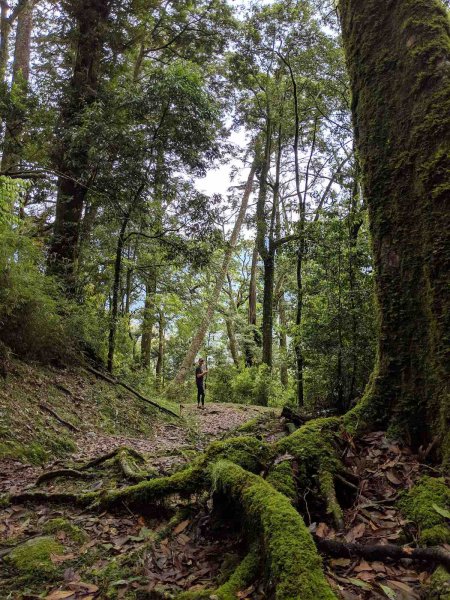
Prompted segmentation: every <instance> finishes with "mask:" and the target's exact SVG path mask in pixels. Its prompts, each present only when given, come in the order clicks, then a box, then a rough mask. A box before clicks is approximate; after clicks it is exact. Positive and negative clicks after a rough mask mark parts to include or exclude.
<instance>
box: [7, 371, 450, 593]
mask: <svg viewBox="0 0 450 600" xmlns="http://www.w3.org/2000/svg"><path fill="white" fill-rule="evenodd" d="M48 376H49V377H50V376H51V374H48ZM65 385H66V386H67V385H68V384H67V381H66V382H65ZM181 409H182V416H184V417H185V418H184V420H183V421H171V420H168V421H166V420H164V419H154V420H153V423H152V430H151V434H150V433H149V434H146V435H143V434H141V435H136V436H131V435H123V434H118V433H114V434H113V433H106V432H105V431H101V430H99V429H98V428H97V429H95V428H94V427H90V426H85V427H84V428H83V429H81V428H80V431H78V432H76V433H74V436H73V440H74V445H75V447H74V448H73V449H72V450H71V452H70V453H68V454H66V455H65V456H64V457H63V458H56V459H53V460H50V461H48V462H47V463H46V464H45V465H43V466H42V465H41V466H37V465H32V464H29V463H27V462H25V461H24V460H23V457H21V458H20V460H19V459H17V458H14V457H4V458H3V459H1V460H0V473H1V475H0V493H3V492H9V493H11V492H12V493H17V492H19V491H23V490H33V489H36V488H35V484H36V480H37V478H38V477H39V476H40V475H42V474H43V473H45V472H48V471H51V470H54V469H60V468H62V467H65V466H68V465H69V466H71V467H74V466H77V465H78V466H79V465H81V464H83V463H86V462H88V461H90V460H91V459H93V458H96V457H99V456H101V455H104V454H107V453H110V452H112V451H113V450H115V449H118V448H121V447H124V446H126V447H127V448H130V449H132V450H136V451H138V452H139V453H140V454H142V456H143V458H144V461H145V462H144V465H143V466H142V468H143V469H144V470H146V469H150V468H152V469H154V470H156V471H157V473H158V474H161V475H164V474H167V473H169V472H170V471H172V470H173V469H174V468H176V467H177V466H178V465H182V464H184V463H186V462H189V461H190V460H191V459H192V457H194V456H195V455H196V453H198V452H199V451H202V450H203V449H204V448H205V447H206V446H207V444H208V443H209V442H211V441H212V440H217V439H223V438H224V437H226V436H229V435H232V434H234V433H236V434H239V433H240V431H239V429H240V428H241V427H242V426H244V429H245V431H246V435H254V436H258V437H260V438H261V439H264V440H266V441H274V440H276V439H279V438H280V437H283V436H284V435H286V431H285V425H286V423H285V422H284V420H283V419H282V418H280V414H279V411H278V410H272V409H264V408H260V407H254V406H241V405H231V404H214V403H207V405H206V407H205V409H204V410H199V409H197V407H196V406H195V405H192V404H186V405H183V406H182V407H181ZM87 421H89V419H87ZM249 421H251V425H250V426H249V425H245V424H246V423H248V422H249ZM31 425H32V422H31ZM347 441H348V444H347V451H346V455H345V457H344V462H345V465H346V468H347V470H348V471H351V472H352V473H353V475H354V476H355V478H356V480H357V481H358V485H357V486H356V488H355V489H349V493H348V497H347V499H345V498H344V499H342V500H344V528H343V529H342V530H341V531H336V530H335V529H334V528H333V526H332V524H331V521H329V522H323V521H321V520H319V519H317V518H316V515H315V514H314V499H313V498H311V497H309V496H308V490H306V491H305V494H304V497H303V506H302V507H301V510H302V513H303V515H304V518H305V521H306V524H307V525H308V526H309V528H310V531H311V532H312V533H313V534H314V535H315V536H317V537H319V538H326V539H336V540H342V541H346V542H354V541H357V542H360V543H362V544H375V543H378V544H380V543H381V544H385V543H398V544H403V543H406V541H411V540H413V541H414V539H415V536H416V531H415V530H414V526H413V525H412V524H411V523H409V522H408V521H406V520H405V519H404V518H403V517H402V515H401V514H400V512H399V510H398V508H397V506H396V500H397V498H398V496H399V494H400V493H401V491H402V490H404V489H405V488H409V487H410V486H411V485H412V484H413V483H414V481H416V480H417V478H418V476H419V474H424V473H426V472H427V469H429V467H426V466H425V465H421V464H420V462H419V460H418V457H417V456H415V455H413V454H412V452H411V451H410V450H409V449H408V448H407V447H402V446H400V445H398V444H396V443H393V442H391V441H388V440H387V439H386V437H385V435H384V433H383V432H375V433H372V434H370V435H367V436H365V437H364V438H362V439H361V440H359V441H358V442H357V443H355V442H354V441H353V440H351V439H349V440H347ZM137 462H139V460H138V461H137ZM129 484H130V481H129V480H128V481H127V479H126V478H124V476H123V473H120V472H119V470H118V464H116V463H115V462H114V461H113V460H112V459H110V460H109V461H106V462H105V463H104V467H103V468H102V469H101V471H99V470H95V469H91V470H89V469H88V470H87V471H86V478H84V479H82V480H81V481H80V480H79V479H72V478H70V479H67V478H62V477H60V478H56V479H52V480H50V481H48V482H44V483H41V484H40V485H39V486H38V488H37V489H41V490H45V491H47V492H58V491H64V492H67V491H77V492H80V491H94V490H99V489H101V488H104V487H112V486H117V487H120V486H123V485H129ZM244 533H245V532H244V531H243V528H242V526H241V524H240V523H239V515H236V514H233V512H232V511H230V510H228V512H227V511H225V512H224V510H223V508H222V509H218V508H217V507H216V506H214V505H213V502H212V498H211V497H210V496H209V495H208V494H202V495H199V496H198V497H196V498H190V499H182V498H174V499H173V500H172V501H171V502H170V503H167V502H166V503H165V504H163V505H160V506H157V507H155V508H154V509H152V511H149V512H148V513H147V514H145V515H142V514H135V513H133V512H132V511H131V510H130V509H129V508H128V507H127V506H123V510H120V511H116V512H112V513H110V512H105V511H103V512H100V513H99V512H98V511H97V512H96V511H95V510H90V509H81V508H75V507H70V506H67V505H50V504H46V503H42V504H41V503H37V504H33V505H31V504H29V503H27V504H15V505H13V506H7V507H4V508H1V509H0V539H1V545H0V558H1V561H0V590H1V591H0V598H2V599H7V598H8V599H17V600H19V599H20V600H26V599H28V600H32V599H36V598H47V600H61V599H66V600H75V599H77V600H78V599H81V598H83V599H84V600H92V599H94V598H99V599H103V598H105V599H106V598H119V599H120V598H125V599H127V598H129V599H132V598H134V599H145V598H148V599H150V598H155V599H156V598H164V597H167V598H170V597H171V594H172V593H176V592H179V591H181V590H188V589H189V590H191V591H195V590H204V589H205V588H207V589H209V588H211V587H214V586H215V585H216V584H217V583H218V582H220V581H222V580H224V579H226V577H227V576H228V575H229V573H230V571H231V570H232V569H233V568H234V567H235V566H236V564H237V563H238V562H239V560H240V559H241V558H242V556H243V555H244V553H245V550H246V547H245V539H244ZM49 540H50V542H51V544H53V545H50V546H49V547H48V548H47V549H46V550H45V548H44V550H45V552H46V555H45V556H44V555H42V556H36V554H35V553H33V550H32V547H33V544H34V543H35V542H36V541H38V542H39V543H41V546H42V544H44V546H45V543H46V541H47V542H48V541H49ZM28 545H30V546H29V547H28ZM21 549H25V552H23V553H22V554H23V558H24V559H25V560H24V561H22V563H23V564H20V560H19V559H20V556H21V554H20V550H21ZM30 549H31V551H30ZM447 550H450V548H449V547H447ZM17 551H18V552H17ZM15 553H16V554H18V556H19V559H17V557H16V561H15V562H13V561H11V556H14V554H15ZM324 569H325V573H326V576H327V579H328V581H329V582H330V585H331V586H332V587H333V589H334V590H335V593H336V595H337V596H338V597H340V598H342V599H344V600H358V599H361V600H362V599H364V600H369V599H379V598H384V599H385V598H389V599H391V600H392V599H394V600H406V599H412V600H414V599H419V598H421V597H422V595H421V594H422V592H421V590H422V589H423V584H425V583H426V581H427V580H428V579H429V577H430V573H431V567H430V566H429V565H428V566H427V565H424V564H423V563H422V564H421V563H418V562H415V561H412V560H409V559H407V560H403V561H401V562H400V563H382V562H370V563H369V562H367V561H365V560H361V559H352V558H337V559H331V560H330V559H328V558H326V557H324ZM237 597H238V598H241V599H245V598H247V599H249V600H262V599H263V598H267V597H266V596H265V595H264V589H263V586H262V585H260V584H259V582H258V581H255V582H254V584H253V585H251V586H250V587H248V588H247V589H245V590H241V591H240V592H239V594H238V595H237ZM318 600H320V599H318Z"/></svg>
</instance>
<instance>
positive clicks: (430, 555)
mask: <svg viewBox="0 0 450 600" xmlns="http://www.w3.org/2000/svg"><path fill="white" fill-rule="evenodd" d="M314 541H315V542H316V546H317V548H318V549H319V550H320V552H323V553H324V554H327V555H328V556H333V557H334V558H355V557H357V558H364V559H365V560H368V561H379V562H386V561H388V560H394V561H398V560H402V559H405V558H407V559H409V560H421V561H425V562H431V563H438V564H440V565H443V566H444V567H446V568H447V569H450V553H449V552H446V551H445V550H444V549H443V548H440V547H438V546H435V547H432V548H410V547H409V546H396V545H395V544H374V545H364V544H358V543H357V542H353V543H349V542H340V541H337V540H324V539H322V538H319V537H317V536H314Z"/></svg>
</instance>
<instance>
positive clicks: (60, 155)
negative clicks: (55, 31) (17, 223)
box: [49, 0, 110, 294]
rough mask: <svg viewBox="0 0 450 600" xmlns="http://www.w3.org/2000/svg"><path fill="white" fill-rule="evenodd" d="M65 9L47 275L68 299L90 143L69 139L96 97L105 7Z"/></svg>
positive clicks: (98, 2)
mask: <svg viewBox="0 0 450 600" xmlns="http://www.w3.org/2000/svg"><path fill="white" fill-rule="evenodd" d="M69 10H70V12H71V13H72V15H73V17H74V19H75V21H76V23H77V32H76V48H75V66H74V71H73V75H72V79H71V82H70V88H69V92H68V94H67V97H66V98H65V100H64V102H63V108H62V111H61V117H60V122H59V127H58V130H57V136H58V139H59V140H60V143H59V145H58V148H57V152H55V163H56V167H57V169H58V171H59V172H60V173H61V176H60V177H59V180H58V195H57V203H56V216H55V224H54V230H53V239H52V242H51V245H50V249H49V271H50V272H51V273H52V274H54V275H57V276H58V277H60V278H61V280H62V281H63V283H64V284H65V287H66V290H67V292H68V294H73V293H74V290H75V274H76V267H77V258H78V246H79V236H80V225H81V219H82V214H83V207H84V201H85V198H86V194H87V182H88V181H89V149H90V146H91V145H92V138H91V137H90V135H89V133H87V135H86V136H85V137H84V139H83V140H78V141H77V143H76V144H73V142H72V134H73V131H74V130H75V129H77V128H78V127H79V119H80V117H81V116H82V114H83V112H84V111H85V110H86V108H87V107H89V106H90V105H91V104H93V103H94V102H95V101H96V99H97V97H98V91H99V87H100V81H101V65H102V58H103V54H104V44H105V38H106V33H107V29H108V16H109V10H110V2H109V0H76V1H75V0H73V1H72V2H71V3H70V6H69Z"/></svg>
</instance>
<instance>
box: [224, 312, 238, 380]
mask: <svg viewBox="0 0 450 600" xmlns="http://www.w3.org/2000/svg"><path fill="white" fill-rule="evenodd" d="M225 325H226V328H227V335H228V344H229V347H230V354H231V358H232V359H233V362H234V364H235V366H236V367H238V368H239V364H240V363H239V350H238V344H237V340H236V333H235V331H234V322H233V318H232V317H230V316H227V317H225Z"/></svg>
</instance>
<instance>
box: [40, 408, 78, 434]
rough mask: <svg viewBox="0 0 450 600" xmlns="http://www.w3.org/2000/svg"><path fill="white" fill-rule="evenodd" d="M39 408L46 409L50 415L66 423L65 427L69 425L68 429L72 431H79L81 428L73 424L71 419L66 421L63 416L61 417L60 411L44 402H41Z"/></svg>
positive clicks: (63, 423) (62, 423)
mask: <svg viewBox="0 0 450 600" xmlns="http://www.w3.org/2000/svg"><path fill="white" fill-rule="evenodd" d="M39 408H40V409H42V410H45V412H48V413H49V414H50V415H52V417H54V418H55V419H56V420H57V421H59V422H60V423H61V425H64V427H67V429H70V430H71V431H76V432H79V431H80V430H79V429H78V427H75V425H72V423H69V421H65V420H64V419H63V418H62V417H60V416H59V415H58V413H57V412H56V411H55V410H53V408H50V406H47V405H46V404H44V403H41V404H39Z"/></svg>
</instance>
